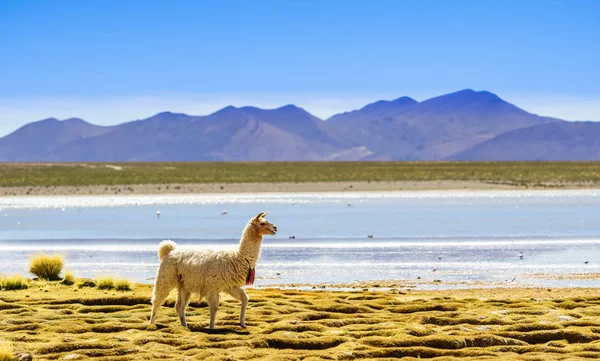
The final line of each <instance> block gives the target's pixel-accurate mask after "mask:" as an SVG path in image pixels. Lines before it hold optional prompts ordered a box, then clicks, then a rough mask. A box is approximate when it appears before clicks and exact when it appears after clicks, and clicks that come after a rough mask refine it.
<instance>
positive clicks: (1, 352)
mask: <svg viewBox="0 0 600 361" xmlns="http://www.w3.org/2000/svg"><path fill="white" fill-rule="evenodd" d="M14 359H15V356H14V354H13V348H12V345H11V344H10V342H7V341H0V361H13V360H14Z"/></svg>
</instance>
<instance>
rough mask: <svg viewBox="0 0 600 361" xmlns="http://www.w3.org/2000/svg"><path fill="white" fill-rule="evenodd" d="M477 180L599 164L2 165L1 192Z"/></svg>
mask: <svg viewBox="0 0 600 361" xmlns="http://www.w3.org/2000/svg"><path fill="white" fill-rule="evenodd" d="M357 181H364V182H367V181H369V182H376V181H477V182H486V183H500V184H508V185H515V186H549V187H561V186H565V185H573V184H575V185H589V184H596V185H597V184H600V162H228V163H219V162H195V163H191V162H190V163H186V162H179V163H118V165H113V164H105V163H40V164H35V163H31V164H29V163H4V164H0V187H36V186H87V185H134V184H174V183H178V184H189V183H248V182H253V183H279V182H292V183H293V182H357Z"/></svg>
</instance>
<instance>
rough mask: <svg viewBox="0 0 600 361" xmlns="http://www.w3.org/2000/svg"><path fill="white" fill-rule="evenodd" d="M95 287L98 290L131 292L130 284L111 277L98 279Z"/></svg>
mask: <svg viewBox="0 0 600 361" xmlns="http://www.w3.org/2000/svg"><path fill="white" fill-rule="evenodd" d="M96 287H98V289H99V290H117V291H122V292H126V291H131V290H132V286H131V282H129V281H127V280H121V279H116V278H112V277H103V278H98V279H97V280H96Z"/></svg>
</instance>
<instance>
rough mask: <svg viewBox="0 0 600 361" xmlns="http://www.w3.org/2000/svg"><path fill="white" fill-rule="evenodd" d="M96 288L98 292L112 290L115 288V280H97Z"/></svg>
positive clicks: (106, 278)
mask: <svg viewBox="0 0 600 361" xmlns="http://www.w3.org/2000/svg"><path fill="white" fill-rule="evenodd" d="M96 287H98V289H99V290H113V289H114V288H115V279H114V278H111V277H103V278H98V279H97V280H96Z"/></svg>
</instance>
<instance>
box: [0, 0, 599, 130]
mask: <svg viewBox="0 0 600 361" xmlns="http://www.w3.org/2000/svg"><path fill="white" fill-rule="evenodd" d="M598 13H600V2H597V1H573V2H566V1H565V2H561V1H556V2H547V1H528V2H526V3H521V2H518V1H502V2H499V1H490V2H484V3H479V2H471V1H456V2H452V3H449V2H441V1H440V2H438V1H419V2H415V1H406V2H392V1H377V2H371V3H368V4H366V3H342V2H333V1H332V2H312V1H308V2H298V3H296V2H285V3H280V2H272V1H259V2H254V3H237V2H228V1H226V2H219V3H218V4H217V3H196V2H191V1H182V2H178V3H176V4H168V3H166V2H156V1H150V2H142V1H130V2H127V3H120V2H116V1H105V2H93V1H90V2H75V1H63V2H60V3H50V2H48V3H46V2H34V1H30V2H25V1H11V0H7V1H4V2H2V3H0V22H1V23H2V24H3V25H4V29H5V30H4V31H3V32H2V33H0V46H1V48H2V49H3V52H4V55H3V56H2V57H0V78H2V79H3V80H2V82H1V83H0V136H4V135H6V134H8V133H10V132H12V131H14V130H16V129H17V128H19V127H21V126H22V125H24V124H26V123H29V122H32V121H37V120H41V119H45V118H50V117H54V118H58V119H65V118H70V117H79V118H82V119H85V120H86V121H89V122H91V123H94V124H99V125H113V124H118V123H122V122H127V121H131V120H135V119H144V118H147V117H150V116H152V115H154V114H156V113H159V112H162V111H172V112H178V113H186V114H190V115H206V114H210V113H212V112H214V111H216V110H218V109H221V108H223V107H225V106H227V105H234V106H244V105H252V106H257V107H262V108H276V107H279V106H283V105H285V104H295V105H297V106H299V107H302V108H304V109H306V110H307V111H308V112H310V113H311V114H314V115H316V116H318V117H320V118H322V119H324V118H328V117H329V116H331V115H333V114H336V113H340V112H345V111H350V110H353V109H358V108H361V107H362V106H364V105H366V104H368V103H372V102H374V101H377V100H382V99H383V100H391V99H395V98H398V97H401V96H410V97H412V98H414V99H416V100H418V101H422V100H425V99H428V98H432V97H435V96H438V95H443V94H447V93H452V92H455V91H458V90H461V89H465V88H472V89H475V90H487V91H490V92H492V93H495V94H497V95H498V96H500V97H501V98H503V99H504V100H506V101H508V102H510V103H512V104H514V105H516V106H518V107H520V108H522V109H524V110H526V111H528V112H531V113H535V114H539V115H544V116H552V117H556V118H561V119H566V120H596V121H598V120H600V67H598V66H597V64H600V45H598V44H599V43H598V41H597V39H599V38H600V19H599V18H598V17H597V14H598Z"/></svg>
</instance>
